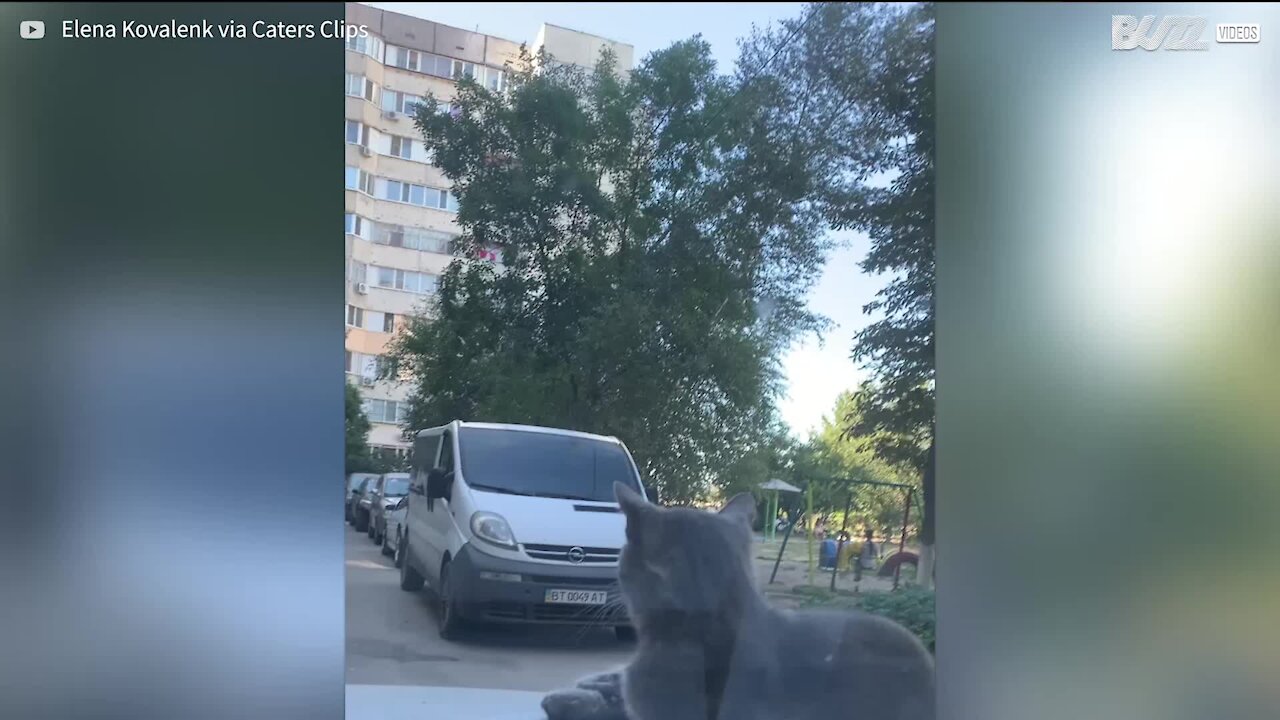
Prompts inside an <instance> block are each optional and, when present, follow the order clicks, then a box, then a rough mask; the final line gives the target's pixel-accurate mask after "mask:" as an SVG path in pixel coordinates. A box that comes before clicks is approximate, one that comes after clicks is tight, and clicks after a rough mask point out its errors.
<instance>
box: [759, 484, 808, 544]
mask: <svg viewBox="0 0 1280 720" xmlns="http://www.w3.org/2000/svg"><path fill="white" fill-rule="evenodd" d="M760 489H761V490H764V491H765V492H766V493H769V494H768V496H767V497H768V505H767V507H768V509H767V510H766V511H765V512H766V513H767V514H766V515H765V517H766V518H767V520H766V521H765V523H764V536H765V539H767V540H772V539H774V538H775V537H777V532H778V530H779V527H778V526H779V523H778V521H777V518H778V507H779V506H778V493H784V492H785V493H799V492H801V490H800V488H798V487H796V486H795V485H792V484H791V483H787V482H783V481H782V480H770V481H769V482H766V483H762V484H761V485H760ZM790 514H792V515H798V513H790ZM795 520H799V517H796V518H795V519H793V520H792V521H791V523H789V524H788V525H787V526H786V531H787V533H788V534H790V533H791V530H792V528H794V527H795Z"/></svg>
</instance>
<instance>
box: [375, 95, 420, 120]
mask: <svg viewBox="0 0 1280 720" xmlns="http://www.w3.org/2000/svg"><path fill="white" fill-rule="evenodd" d="M423 104H425V101H424V100H423V99H422V97H421V96H420V95H410V94H409V93H403V92H400V91H398V90H388V91H387V92H384V93H382V109H383V110H389V111H393V112H398V113H404V114H406V115H414V114H416V113H417V112H418V106H419V105H423Z"/></svg>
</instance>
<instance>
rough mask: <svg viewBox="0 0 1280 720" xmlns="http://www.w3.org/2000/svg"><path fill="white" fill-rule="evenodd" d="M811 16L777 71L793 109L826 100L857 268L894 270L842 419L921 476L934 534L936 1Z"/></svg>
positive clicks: (796, 26) (830, 198) (877, 303)
mask: <svg viewBox="0 0 1280 720" xmlns="http://www.w3.org/2000/svg"><path fill="white" fill-rule="evenodd" d="M806 17H807V19H808V21H807V22H805V21H802V20H792V21H787V22H784V23H783V24H782V26H781V27H779V28H776V29H774V30H772V31H770V33H772V35H774V36H779V35H785V34H787V33H794V34H795V37H796V40H795V42H793V43H791V44H789V46H788V48H787V50H786V51H785V52H784V53H783V54H782V55H781V57H780V62H779V64H778V73H779V74H780V76H784V77H787V75H785V74H786V73H790V75H789V76H790V77H800V78H805V79H804V80H803V82H804V83H805V84H804V85H803V86H802V87H803V89H804V92H805V98H806V99H805V101H804V102H803V103H801V104H799V105H798V109H797V112H813V110H812V108H814V107H817V108H822V110H820V111H819V112H820V114H821V116H822V118H823V121H822V123H821V129H822V132H823V133H824V134H825V136H826V139H827V141H826V145H827V146H828V147H829V148H830V153H831V156H832V157H831V158H830V159H829V160H828V162H830V163H831V164H833V165H834V166H835V167H837V168H838V170H839V172H838V174H837V179H836V181H835V182H833V183H831V184H829V185H827V186H824V187H823V188H822V189H821V191H820V194H821V196H822V200H821V203H822V204H823V207H824V212H825V214H826V217H827V219H828V221H829V222H830V223H831V225H832V226H833V227H836V228H851V229H856V230H859V231H862V232H864V233H866V234H867V236H868V237H869V238H870V240H871V249H870V251H869V252H868V254H867V256H866V258H865V259H864V260H863V261H862V263H861V269H862V270H863V271H864V272H866V273H874V274H884V275H886V276H887V280H888V281H887V283H886V285H885V286H884V288H883V289H882V290H881V291H880V292H879V293H878V294H877V296H876V299H875V300H874V301H873V302H871V303H869V304H868V305H866V306H865V307H864V308H863V309H864V312H866V313H867V314H868V315H871V316H872V317H874V318H875V319H874V320H873V321H872V322H871V323H870V324H869V325H867V326H866V327H865V328H864V329H863V330H861V331H860V332H859V333H858V334H857V336H856V338H855V343H854V347H853V358H854V360H855V361H857V362H860V363H862V364H863V365H864V367H866V368H867V369H868V370H870V372H871V374H872V379H873V381H872V382H871V383H868V384H865V385H863V386H862V387H861V388H859V390H858V399H857V403H856V404H857V412H856V413H855V414H852V415H849V416H846V417H844V418H843V420H844V429H845V431H846V433H847V434H848V435H849V436H850V437H855V438H859V439H860V440H861V441H862V442H864V443H866V444H868V445H869V446H870V447H872V448H874V450H875V451H876V453H877V455H879V456H880V457H881V458H883V459H884V460H886V461H887V462H889V463H891V464H895V465H903V466H906V467H910V468H912V469H914V470H915V471H916V472H917V473H919V474H921V475H923V476H924V477H925V483H924V486H925V496H926V497H925V505H926V508H927V509H928V512H927V513H926V515H927V518H926V521H925V530H924V533H925V535H926V536H927V540H926V541H927V542H932V512H931V510H932V494H933V491H932V479H933V472H932V467H931V466H930V459H931V458H932V457H933V454H932V450H931V447H932V441H933V420H934V300H933V294H934V162H933V154H934V136H935V135H934V90H933V89H934V60H933V57H934V56H933V37H934V20H933V6H932V5H931V4H929V3H913V4H909V5H899V6H894V5H885V4H881V3H829V4H826V3H824V4H818V5H815V6H811V11H810V14H809V15H807V16H806ZM829 108H835V109H836V110H834V111H831V110H828V109H829Z"/></svg>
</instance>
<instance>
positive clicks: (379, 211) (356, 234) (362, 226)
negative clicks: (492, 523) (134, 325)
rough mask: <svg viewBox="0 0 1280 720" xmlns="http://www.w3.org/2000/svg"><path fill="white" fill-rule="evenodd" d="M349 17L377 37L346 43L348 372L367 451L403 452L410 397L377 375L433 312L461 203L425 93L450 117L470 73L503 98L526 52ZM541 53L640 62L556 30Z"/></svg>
mask: <svg viewBox="0 0 1280 720" xmlns="http://www.w3.org/2000/svg"><path fill="white" fill-rule="evenodd" d="M346 15H347V18H346V19H347V22H348V23H351V24H355V25H365V26H367V27H368V28H369V30H370V35H369V36H368V37H365V38H353V39H351V40H348V41H347V42H346V45H347V53H346V95H347V97H346V118H345V120H346V125H345V133H346V134H345V142H346V151H345V157H346V168H345V169H346V193H345V206H346V208H345V209H346V263H347V268H346V293H345V294H346V310H345V312H346V315H345V317H346V338H345V348H346V372H347V379H348V381H349V382H351V383H352V384H355V385H357V386H358V387H359V388H360V391H361V394H362V395H363V397H364V403H365V413H366V414H367V415H368V417H369V420H370V421H371V424H372V430H371V431H370V433H369V444H370V445H371V446H373V447H375V448H382V449H390V450H394V451H396V452H402V453H403V452H407V451H408V448H409V443H407V442H406V441H405V440H404V439H403V430H404V428H403V427H402V425H401V423H402V422H403V421H404V419H405V407H406V406H405V399H406V397H407V396H408V391H409V389H408V388H407V387H405V386H403V385H399V384H396V383H390V382H386V381H382V380H379V379H378V374H379V373H378V370H379V366H380V363H381V362H382V357H383V356H384V355H385V353H386V351H387V345H388V343H389V342H390V340H391V338H392V337H393V335H394V334H395V332H396V331H397V329H399V328H400V327H401V326H402V325H403V324H404V322H405V318H406V317H407V316H410V315H413V314H417V313H422V312H425V311H426V310H427V307H428V305H427V301H428V300H429V298H430V297H431V296H432V294H433V293H434V292H435V289H436V283H437V281H438V278H439V276H440V274H441V273H442V272H443V271H444V269H445V267H446V266H448V264H449V262H450V261H452V259H453V254H452V253H453V249H452V244H453V240H454V238H456V237H457V235H458V228H457V224H456V222H455V215H456V213H457V200H456V199H455V198H454V197H453V195H452V194H451V193H450V192H449V182H448V181H447V180H446V179H445V177H444V175H443V174H442V173H441V172H440V170H439V169H438V168H436V167H435V166H433V165H432V164H431V156H430V153H429V152H428V151H427V148H426V147H425V146H424V145H423V142H422V140H421V138H420V137H419V136H418V134H417V131H416V130H415V128H414V125H413V119H412V118H413V113H414V111H415V108H416V106H417V105H419V104H421V103H423V102H424V98H425V97H427V96H428V95H430V96H432V97H435V98H438V99H441V100H440V104H439V106H438V108H437V109H438V110H440V111H441V112H448V100H447V98H450V97H452V95H453V93H454V91H455V89H456V80H457V79H458V78H460V77H463V76H466V77H473V78H475V79H476V80H477V81H478V82H480V83H482V84H484V85H485V86H487V87H489V88H490V89H492V90H502V89H504V88H505V87H506V83H507V73H506V71H505V70H504V69H503V67H504V65H505V64H506V63H508V62H515V60H516V58H517V56H518V53H519V48H520V44H519V43H518V42H512V41H510V40H505V39H503V38H497V37H493V36H489V35H483V34H480V33H475V32H469V31H467V30H461V29H458V28H454V27H449V26H447V25H441V24H438V23H434V22H430V21H428V20H423V19H421V18H416V17H411V16H408V15H402V14H400V13H394V12H389V11H385V10H379V9H376V8H372V7H369V6H367V5H361V4H358V3H348V4H347V6H346ZM540 47H545V48H546V50H547V52H548V53H550V54H551V55H553V56H554V57H555V59H556V60H557V61H558V62H566V63H571V64H574V65H579V66H583V67H590V66H591V65H592V64H593V63H594V62H595V58H597V57H599V53H600V51H601V49H603V48H605V47H609V48H611V49H612V50H613V52H614V53H615V54H616V55H617V57H618V66H619V68H621V69H623V70H624V71H625V70H627V69H629V68H630V67H631V64H632V55H633V49H632V47H631V46H630V45H625V44H623V43H617V42H614V41H611V40H606V39H604V38H599V37H595V36H593V35H588V34H585V33H580V32H577V31H574V30H568V29H565V28H559V27H556V26H552V25H545V24H544V25H543V26H542V28H541V29H540V30H539V31H538V34H537V39H536V40H535V41H534V43H533V44H532V45H531V48H532V49H533V50H534V51H535V52H536V51H537V49H538V48H540Z"/></svg>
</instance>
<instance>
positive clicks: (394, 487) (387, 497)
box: [368, 473, 409, 545]
mask: <svg viewBox="0 0 1280 720" xmlns="http://www.w3.org/2000/svg"><path fill="white" fill-rule="evenodd" d="M408 494H409V473H387V474H386V475H383V476H382V482H381V483H379V485H378V492H377V494H376V495H374V496H373V500H372V501H371V502H370V507H372V508H373V515H372V517H371V518H370V521H369V530H368V533H369V539H370V540H373V542H374V543H376V544H378V545H381V544H382V540H383V538H385V537H386V535H387V511H388V510H390V509H391V508H393V507H395V505H396V503H398V502H400V498H402V497H404V496H405V495H408Z"/></svg>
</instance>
